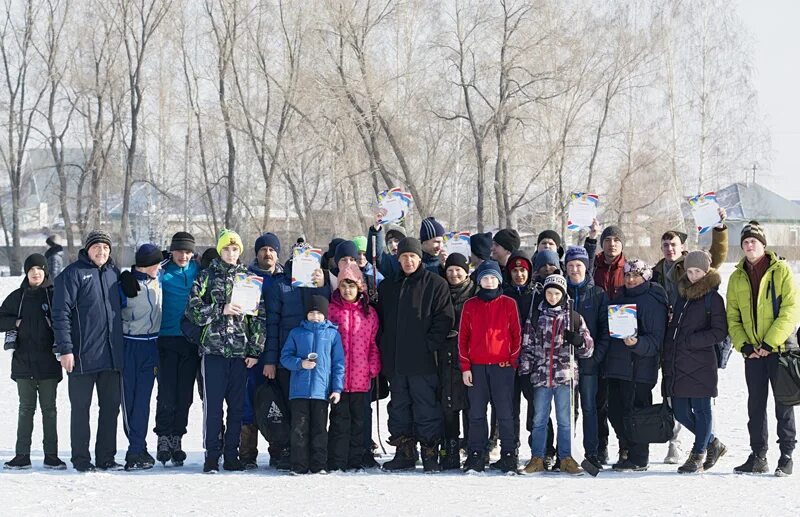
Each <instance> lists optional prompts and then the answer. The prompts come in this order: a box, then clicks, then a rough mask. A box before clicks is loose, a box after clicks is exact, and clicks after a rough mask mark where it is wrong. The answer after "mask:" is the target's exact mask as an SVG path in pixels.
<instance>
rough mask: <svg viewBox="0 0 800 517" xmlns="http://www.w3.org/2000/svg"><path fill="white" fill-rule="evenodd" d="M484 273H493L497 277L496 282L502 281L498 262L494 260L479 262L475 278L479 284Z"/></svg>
mask: <svg viewBox="0 0 800 517" xmlns="http://www.w3.org/2000/svg"><path fill="white" fill-rule="evenodd" d="M486 275H494V276H496V277H497V281H498V282H500V283H501V284H502V283H503V273H501V272H500V264H498V263H497V262H495V261H494V260H484V261H483V262H481V265H480V266H478V271H477V275H476V279H477V280H478V283H479V284H480V283H481V279H482V278H483V277H485V276H486Z"/></svg>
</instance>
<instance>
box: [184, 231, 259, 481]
mask: <svg viewBox="0 0 800 517" xmlns="http://www.w3.org/2000/svg"><path fill="white" fill-rule="evenodd" d="M243 250H244V246H243V245H242V239H241V237H239V234H237V233H236V232H234V231H231V230H228V229H224V230H222V232H220V236H219V240H218V241H217V252H218V253H219V255H220V258H217V259H214V260H212V261H211V264H210V265H209V267H208V269H205V270H203V271H202V272H200V274H198V275H197V278H196V279H195V281H194V284H193V285H192V291H191V293H190V294H189V304H188V305H187V306H186V317H187V318H188V319H189V321H191V322H192V323H194V324H195V325H197V326H199V327H204V328H203V332H202V334H201V338H200V345H199V351H200V355H201V357H202V359H201V363H200V369H201V371H202V373H203V424H204V428H203V447H204V448H205V450H206V459H205V464H204V465H203V472H205V473H216V472H218V471H219V457H220V455H221V454H223V453H224V455H225V461H224V463H223V465H222V468H223V469H225V470H233V471H241V470H244V465H242V462H241V461H240V460H239V452H238V448H239V435H240V434H241V426H242V413H243V412H244V397H245V385H246V382H247V370H246V369H247V368H252V367H253V366H255V365H256V363H258V356H259V355H260V354H261V352H262V351H263V350H264V331H265V325H266V323H265V320H264V300H263V299H262V300H261V301H260V302H259V307H258V311H257V313H256V315H255V316H248V315H245V314H244V313H243V312H242V308H241V307H240V306H238V305H236V304H232V303H231V294H232V292H233V284H234V281H235V280H236V275H237V274H240V273H241V274H247V268H246V267H244V266H243V265H242V264H240V263H239V256H240V255H241V253H242V251H243ZM223 400H224V401H225V402H226V403H227V405H228V411H227V422H226V425H225V432H224V441H225V444H224V450H223V445H222V443H221V442H222V440H221V435H222V430H223V427H222V402H223Z"/></svg>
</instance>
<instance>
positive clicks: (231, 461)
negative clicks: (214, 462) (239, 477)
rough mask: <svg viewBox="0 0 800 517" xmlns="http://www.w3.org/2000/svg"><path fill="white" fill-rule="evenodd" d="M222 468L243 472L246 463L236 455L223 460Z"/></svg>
mask: <svg viewBox="0 0 800 517" xmlns="http://www.w3.org/2000/svg"><path fill="white" fill-rule="evenodd" d="M222 469H223V470H227V471H228V472H241V471H243V470H244V463H242V462H241V460H240V459H239V458H237V457H236V456H234V457H232V458H225V461H223V462H222Z"/></svg>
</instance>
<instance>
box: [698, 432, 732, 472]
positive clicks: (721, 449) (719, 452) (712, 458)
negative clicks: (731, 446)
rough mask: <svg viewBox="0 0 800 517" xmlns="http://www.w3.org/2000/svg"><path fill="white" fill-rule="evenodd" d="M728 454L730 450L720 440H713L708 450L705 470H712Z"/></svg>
mask: <svg viewBox="0 0 800 517" xmlns="http://www.w3.org/2000/svg"><path fill="white" fill-rule="evenodd" d="M726 452H728V448H727V447H725V444H724V443H722V442H721V441H719V439H718V438H714V439H713V440H711V443H710V444H709V446H708V449H707V450H706V461H705V463H703V470H704V471H705V470H710V469H711V467H713V466H714V465H716V464H717V461H719V459H720V458H721V457H723V456H725V453H726Z"/></svg>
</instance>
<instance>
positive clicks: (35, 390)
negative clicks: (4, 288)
mask: <svg viewBox="0 0 800 517" xmlns="http://www.w3.org/2000/svg"><path fill="white" fill-rule="evenodd" d="M52 299H53V284H52V283H51V281H50V275H49V274H48V272H47V259H46V258H45V257H44V256H43V255H39V254H38V253H34V254H33V255H31V256H29V257H28V258H26V259H25V278H24V279H23V280H22V286H21V287H20V288H19V289H17V290H15V291H12V292H11V294H9V295H8V297H6V299H5V301H3V306H2V307H0V332H6V341H7V342H10V341H11V339H10V338H11V336H13V335H15V334H16V342H15V344H14V355H13V356H12V358H11V378H12V379H13V380H14V381H16V383H17V392H18V393H19V415H18V417H17V446H16V455H15V456H14V458H13V459H12V460H11V461H7V462H6V463H5V465H4V467H5V468H7V469H29V468H31V434H32V433H33V415H34V413H35V412H36V399H37V397H38V399H39V408H40V409H41V410H42V424H43V431H44V433H43V434H44V440H43V442H42V445H43V446H44V467H45V468H49V469H59V470H62V469H65V468H67V466H66V464H65V463H64V462H63V461H61V460H60V459H59V457H58V432H57V430H56V389H57V388H58V383H59V382H60V381H61V365H60V364H59V362H58V361H57V360H56V357H55V355H53V329H52V328H51V325H50V303H51V300H52Z"/></svg>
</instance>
